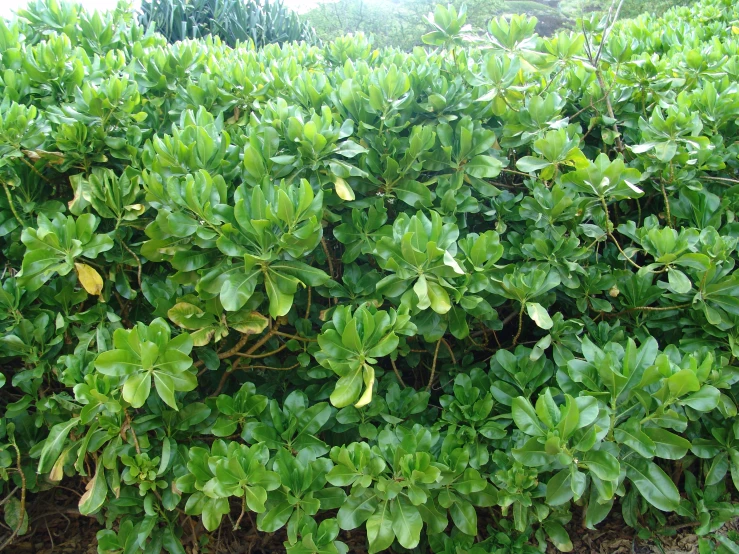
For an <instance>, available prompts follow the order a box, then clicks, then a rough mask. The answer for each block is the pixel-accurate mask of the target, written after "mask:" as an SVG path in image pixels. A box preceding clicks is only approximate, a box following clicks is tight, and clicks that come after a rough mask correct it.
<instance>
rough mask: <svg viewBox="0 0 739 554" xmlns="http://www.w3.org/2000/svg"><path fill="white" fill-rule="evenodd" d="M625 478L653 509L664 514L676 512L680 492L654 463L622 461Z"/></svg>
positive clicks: (632, 460) (631, 460) (634, 460)
mask: <svg viewBox="0 0 739 554" xmlns="http://www.w3.org/2000/svg"><path fill="white" fill-rule="evenodd" d="M624 465H625V466H626V476H627V477H628V478H629V480H630V481H631V482H632V483H633V484H634V486H635V487H636V488H637V490H638V491H639V493H640V494H641V495H642V496H643V497H644V498H645V499H646V500H647V502H649V503H650V504H651V505H652V506H654V507H655V508H657V509H659V510H662V511H664V512H673V511H675V510H677V507H678V504H679V503H680V492H679V491H678V490H677V487H676V486H675V483H673V482H672V479H670V477H669V476H668V475H667V474H666V473H665V472H664V471H663V470H662V468H660V467H659V466H658V465H657V464H655V463H654V462H650V461H648V460H637V459H630V460H628V461H627V460H624Z"/></svg>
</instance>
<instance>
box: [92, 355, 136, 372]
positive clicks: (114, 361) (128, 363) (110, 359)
mask: <svg viewBox="0 0 739 554" xmlns="http://www.w3.org/2000/svg"><path fill="white" fill-rule="evenodd" d="M95 369H97V370H98V371H99V372H100V373H102V374H103V375H110V376H111V377H123V376H125V375H130V374H131V373H133V372H135V371H138V370H140V369H141V359H140V358H138V357H137V356H136V355H135V354H134V353H133V352H130V351H128V350H108V351H107V352H101V353H100V354H98V357H97V358H96V359H95Z"/></svg>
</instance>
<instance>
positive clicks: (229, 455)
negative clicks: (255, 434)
mask: <svg viewBox="0 0 739 554" xmlns="http://www.w3.org/2000/svg"><path fill="white" fill-rule="evenodd" d="M269 458H270V455H269V450H268V449H267V447H266V446H265V445H264V444H255V445H253V446H247V445H245V444H238V443H237V442H230V443H228V447H227V450H226V455H225V456H223V457H220V458H219V459H218V460H216V461H215V462H214V461H213V460H209V461H208V463H209V464H212V465H214V467H215V471H214V474H215V475H214V477H213V478H211V479H210V480H209V481H208V482H207V483H206V484H205V487H204V488H203V492H204V493H205V494H206V495H208V496H215V497H221V498H229V497H231V496H236V497H240V498H241V497H243V499H244V503H245V504H246V506H247V507H248V508H249V510H251V511H252V512H256V513H258V514H260V513H263V512H264V511H265V509H266V508H265V502H267V492H268V491H273V490H275V489H276V488H277V487H279V486H280V478H279V476H278V475H277V473H275V472H274V471H269V470H267V469H266V465H267V462H268V461H269Z"/></svg>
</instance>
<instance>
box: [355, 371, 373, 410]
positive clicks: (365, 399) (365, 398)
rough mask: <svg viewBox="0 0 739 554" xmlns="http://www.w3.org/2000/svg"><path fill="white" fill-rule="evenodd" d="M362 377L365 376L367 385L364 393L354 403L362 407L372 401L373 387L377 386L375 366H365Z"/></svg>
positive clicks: (356, 406) (357, 406)
mask: <svg viewBox="0 0 739 554" xmlns="http://www.w3.org/2000/svg"><path fill="white" fill-rule="evenodd" d="M362 377H363V378H364V385H365V386H366V387H367V388H366V389H365V390H364V394H362V396H361V397H360V399H359V400H357V403H356V404H354V407H355V408H362V407H364V406H366V405H367V404H369V403H370V402H371V401H372V389H373V388H374V386H375V368H374V367H372V366H371V365H366V364H365V366H364V370H363V374H362Z"/></svg>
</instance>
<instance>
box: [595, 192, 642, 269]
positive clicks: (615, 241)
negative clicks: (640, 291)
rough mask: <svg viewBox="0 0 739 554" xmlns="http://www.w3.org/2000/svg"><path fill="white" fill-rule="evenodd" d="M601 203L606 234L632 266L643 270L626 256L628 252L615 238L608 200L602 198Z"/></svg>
mask: <svg viewBox="0 0 739 554" xmlns="http://www.w3.org/2000/svg"><path fill="white" fill-rule="evenodd" d="M600 202H601V204H602V206H603V211H604V212H605V214H606V233H608V236H609V237H610V239H611V240H612V241H613V244H615V245H616V248H618V251H619V252H621V255H622V256H623V257H624V258H626V261H627V262H629V263H630V264H631V265H633V266H634V267H635V268H636V269H641V266H640V265H639V264H638V263H636V262H635V261H634V260H632V259H631V258H629V257H628V256H627V255H626V252H624V250H623V248H621V244H620V243H619V242H618V240H616V237H615V236H613V232H611V226H612V223H611V218H610V216H609V215H608V205H607V204H606V199H605V198H603V197H601V199H600Z"/></svg>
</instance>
